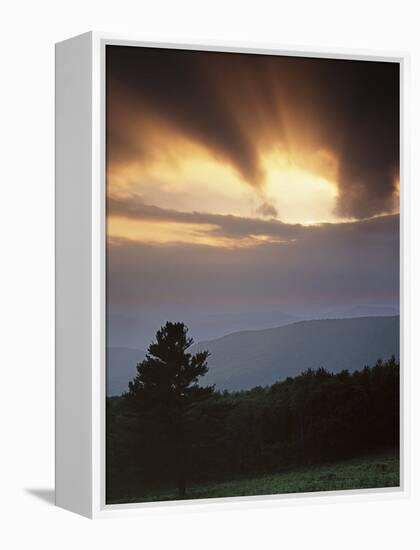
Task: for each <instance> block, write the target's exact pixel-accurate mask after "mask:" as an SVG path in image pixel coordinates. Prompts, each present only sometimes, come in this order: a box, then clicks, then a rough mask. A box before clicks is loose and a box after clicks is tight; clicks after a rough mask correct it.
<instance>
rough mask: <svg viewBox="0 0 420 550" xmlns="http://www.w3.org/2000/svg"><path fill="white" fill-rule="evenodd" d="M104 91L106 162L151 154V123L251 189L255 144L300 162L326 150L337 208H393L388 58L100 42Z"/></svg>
mask: <svg viewBox="0 0 420 550" xmlns="http://www.w3.org/2000/svg"><path fill="white" fill-rule="evenodd" d="M107 94H108V95H107V116H108V118H107V122H108V124H107V150H108V154H109V165H113V164H115V163H117V164H118V163H119V162H129V161H133V159H135V160H136V161H141V160H142V159H147V158H149V157H150V156H152V157H153V154H155V153H156V151H154V150H153V148H155V147H156V144H154V142H153V140H152V139H149V137H150V133H152V132H153V128H155V129H156V131H158V132H159V131H161V132H173V133H174V134H175V135H176V134H180V135H182V136H185V137H186V138H188V139H190V140H191V141H193V142H195V143H199V144H201V145H203V146H204V147H206V148H208V150H209V151H211V153H212V154H213V155H214V156H215V157H216V158H217V159H219V160H220V161H222V162H226V163H228V164H229V165H231V166H232V167H234V169H235V170H236V171H237V172H238V173H239V174H240V175H241V177H242V178H243V179H244V181H246V182H248V184H249V185H253V186H256V187H257V188H262V187H263V186H264V182H265V179H266V174H265V171H264V168H263V165H262V162H261V158H262V155H263V153H264V151H267V150H270V149H271V148H280V149H281V150H282V151H285V152H286V153H287V154H288V155H289V156H290V157H291V158H292V160H294V161H296V162H298V163H301V164H303V165H304V164H305V162H307V161H305V156H307V155H309V157H310V156H311V155H312V154H313V152H314V151H315V152H316V151H320V150H327V151H332V152H333V153H334V155H335V156H336V157H337V159H338V164H339V170H338V181H337V184H338V188H339V195H338V198H337V205H336V210H337V213H338V214H340V215H341V216H347V217H355V218H358V219H360V218H364V217H368V216H372V215H375V214H380V213H385V212H392V211H393V209H394V208H395V194H394V190H395V182H396V180H397V179H398V171H399V66H398V64H396V63H389V62H365V61H363V62H362V61H348V60H328V59H309V58H296V57H295V58H293V57H284V56H263V57H261V56H256V55H251V54H224V53H216V52H211V53H210V52H196V51H186V50H164V49H159V48H134V47H128V46H107ZM171 135H172V134H171Z"/></svg>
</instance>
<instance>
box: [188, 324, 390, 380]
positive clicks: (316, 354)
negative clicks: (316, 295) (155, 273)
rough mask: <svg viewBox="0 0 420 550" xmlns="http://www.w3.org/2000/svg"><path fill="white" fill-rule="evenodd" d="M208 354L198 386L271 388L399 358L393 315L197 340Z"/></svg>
mask: <svg viewBox="0 0 420 550" xmlns="http://www.w3.org/2000/svg"><path fill="white" fill-rule="evenodd" d="M203 349H206V350H209V351H210V353H211V356H210V358H209V361H208V365H209V372H208V374H207V375H206V377H205V379H204V380H203V383H207V384H216V387H217V388H219V389H228V390H239V389H247V388H251V387H253V386H257V385H262V386H264V385H268V384H272V383H273V382H275V381H276V380H282V379H284V378H286V377H287V376H295V375H297V374H299V373H301V372H302V371H304V370H305V369H308V368H314V369H316V368H318V367H324V368H326V369H327V370H330V371H332V372H338V371H340V370H342V369H348V370H349V371H353V370H356V369H360V368H363V367H364V366H365V365H372V364H374V363H375V362H376V360H377V359H379V358H383V359H388V358H389V357H390V356H391V355H392V354H394V355H395V356H396V357H397V358H399V316H386V317H359V318H350V319H323V320H314V321H300V322H297V323H293V324H291V325H287V326H283V327H279V328H274V329H265V330H255V331H243V332H236V333H233V334H229V335H227V336H224V337H222V338H217V339H215V340H209V341H206V342H200V343H198V344H196V345H195V346H193V347H192V348H191V351H192V352H194V351H197V350H203Z"/></svg>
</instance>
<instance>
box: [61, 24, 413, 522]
mask: <svg viewBox="0 0 420 550" xmlns="http://www.w3.org/2000/svg"><path fill="white" fill-rule="evenodd" d="M110 44H114V45H131V46H143V47H150V48H153V47H165V48H176V49H187V50H188V49H190V50H203V51H223V52H244V53H259V54H262V55H264V54H271V55H273V54H274V55H293V56H304V57H324V58H336V59H337V58H338V59H359V60H376V61H393V62H397V63H399V64H400V68H401V70H400V75H401V77H400V78H401V79H400V90H401V100H400V101H401V104H400V113H401V156H400V159H401V160H400V169H401V222H400V223H401V231H400V250H401V258H400V285H401V286H400V289H401V290H400V292H401V295H400V298H401V299H400V303H401V325H400V342H401V366H402V369H401V371H402V376H401V383H400V394H401V414H400V422H401V445H400V449H401V476H400V478H401V486H400V487H399V488H392V489H361V490H351V491H334V492H324V493H305V494H296V495H295V494H292V495H290V494H288V495H274V496H258V497H232V498H216V499H205V500H196V501H193V500H190V501H182V502H181V501H177V502H159V503H152V504H150V503H149V504H144V503H136V504H119V505H107V504H105V398H106V396H105V337H106V334H105V332H106V331H105V298H106V297H105V275H106V274H105V269H106V265H105V261H106V249H105V223H106V211H105V46H106V45H110ZM408 67H409V58H408V55H407V54H394V53H393V54H383V53H380V54H379V53H376V52H364V51H337V50H334V51H331V50H320V49H314V50H313V51H308V50H306V49H299V48H296V47H293V48H287V47H277V46H258V47H255V46H254V45H252V44H237V43H235V44H233V43H232V44H212V43H205V44H174V43H172V44H165V43H160V42H145V41H141V40H137V39H135V38H124V37H119V36H115V35H112V34H105V33H96V32H89V33H86V34H82V35H80V36H77V37H74V38H70V39H68V40H65V41H63V42H60V43H58V44H57V45H56V504H57V506H60V507H62V508H65V509H68V510H70V511H72V512H76V513H78V514H81V515H83V516H86V517H89V518H104V517H114V516H118V515H127V514H138V513H142V512H144V511H145V510H146V509H150V508H161V507H166V508H167V507H176V509H177V510H185V509H190V508H191V507H200V508H202V507H205V508H210V507H212V506H219V507H224V508H232V507H234V508H238V507H244V506H245V507H249V506H253V507H255V506H258V507H260V506H279V505H280V504H281V505H284V504H288V505H290V504H292V503H293V504H296V503H299V502H300V500H301V499H306V500H307V501H309V502H325V501H326V500H327V501H328V502H336V501H337V502H338V501H339V500H342V499H346V500H360V501H361V500H365V499H370V500H372V499H385V498H386V499H396V498H398V499H400V498H406V497H408V495H409V487H410V481H409V471H410V468H409V454H410V445H409V435H410V433H409V426H410V422H409V379H410V365H409V357H408V355H407V353H406V352H405V350H407V349H408V342H407V339H408V331H407V330H406V329H405V326H406V323H407V322H409V318H410V312H409V303H410V300H409V296H408V290H409V286H408V281H407V272H408V269H407V262H408V259H407V255H406V253H405V251H406V250H407V248H408V239H409V236H408V226H409V219H408V217H409V204H410V199H409V185H410V183H409V174H408V152H409V150H408V143H407V136H408V114H407V106H408Z"/></svg>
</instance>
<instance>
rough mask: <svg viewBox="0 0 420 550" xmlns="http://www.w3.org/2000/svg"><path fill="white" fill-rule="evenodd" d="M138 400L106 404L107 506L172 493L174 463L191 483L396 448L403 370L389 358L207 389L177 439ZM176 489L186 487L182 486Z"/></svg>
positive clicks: (176, 471)
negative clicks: (130, 496) (242, 386)
mask: <svg viewBox="0 0 420 550" xmlns="http://www.w3.org/2000/svg"><path fill="white" fill-rule="evenodd" d="M152 351H153V350H152ZM202 359H205V358H202ZM203 364H204V361H203ZM279 364H280V361H279ZM147 366H148V367H150V365H146V367H147ZM152 367H153V365H152ZM152 367H150V369H149V370H150V372H153V368H152ZM155 370H156V369H155ZM139 372H140V371H139ZM143 372H149V371H147V369H146V370H144V369H143ZM144 379H145V380H146V379H147V377H144ZM147 383H150V384H151V385H152V383H151V382H150V381H149V382H147ZM153 383H155V382H153ZM155 385H156V384H155ZM146 387H147V386H146ZM134 394H135V386H133V385H131V386H130V391H129V392H128V393H127V394H124V395H122V396H119V397H108V398H107V418H106V421H107V430H106V431H107V449H106V461H107V468H106V469H107V501H108V502H112V501H113V500H114V499H118V498H120V497H122V496H123V495H125V494H127V492H128V491H129V492H130V493H133V492H136V491H137V494H138V495H141V493H142V491H146V490H150V489H153V488H154V487H161V486H165V484H166V485H168V484H171V483H172V484H174V485H175V486H176V484H177V477H176V476H178V475H179V471H180V470H179V467H180V465H179V461H180V460H182V462H183V465H182V472H183V473H182V475H183V476H186V477H187V485H188V483H190V482H196V481H200V482H201V481H209V482H210V481H212V480H223V479H228V478H229V479H231V478H232V477H236V476H238V477H239V476H247V475H254V474H259V473H267V472H275V471H279V470H282V469H284V468H289V467H292V466H293V467H295V466H298V465H308V464H315V463H322V462H326V461H334V460H339V459H343V458H351V457H355V456H359V455H363V454H368V453H370V452H373V451H376V450H378V449H383V448H396V449H397V448H398V446H399V364H398V362H397V361H396V360H395V358H394V357H391V358H390V359H389V360H387V361H382V360H378V362H377V363H376V365H374V366H370V367H368V366H367V367H365V368H364V369H362V370H360V371H355V372H352V373H350V372H348V371H342V372H340V373H338V374H333V373H330V372H327V371H326V370H325V369H323V368H319V369H317V370H311V369H310V370H307V371H305V372H303V373H302V374H300V375H299V376H296V377H294V378H287V379H286V380H284V381H279V382H276V383H275V384H273V385H271V386H270V387H256V388H253V389H251V390H247V391H240V392H228V391H224V392H220V391H214V389H213V388H209V389H208V391H207V392H206V390H203V398H202V399H195V400H194V401H193V402H191V406H188V407H187V408H185V410H184V411H183V413H182V435H181V436H180V432H177V431H176V429H174V427H173V425H172V424H171V422H170V419H168V418H165V414H164V413H162V414H157V409H155V408H153V405H150V407H149V405H148V404H147V394H145V396H144V399H143V401H142V403H143V404H142V407H143V409H141V408H139V407H138V405H137V403H138V399H137V397H136V399H137V401H136V399H133V395H134ZM204 394H206V395H204ZM148 407H149V409H148ZM162 410H166V412H167V413H168V411H170V409H168V408H166V409H162ZM148 411H149V413H150V414H148ZM168 420H169V421H168ZM180 438H182V454H181V455H180V453H179V446H180ZM182 484H184V488H185V479H183V480H182Z"/></svg>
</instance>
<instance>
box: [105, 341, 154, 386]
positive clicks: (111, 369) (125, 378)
mask: <svg viewBox="0 0 420 550" xmlns="http://www.w3.org/2000/svg"><path fill="white" fill-rule="evenodd" d="M145 355H146V352H145V351H142V350H139V349H133V348H107V353H106V359H107V361H106V393H107V395H120V394H121V393H124V392H126V391H127V390H128V382H129V381H130V380H132V379H133V378H134V376H135V375H136V365H137V363H139V362H140V361H142V360H143V359H144V356H145Z"/></svg>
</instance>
